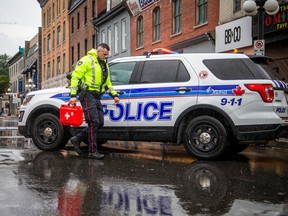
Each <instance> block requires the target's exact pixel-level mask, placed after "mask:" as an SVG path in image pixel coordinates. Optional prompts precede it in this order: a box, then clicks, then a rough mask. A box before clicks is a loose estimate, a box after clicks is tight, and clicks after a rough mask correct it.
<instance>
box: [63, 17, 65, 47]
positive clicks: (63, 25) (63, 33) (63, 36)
mask: <svg viewBox="0 0 288 216" xmlns="http://www.w3.org/2000/svg"><path fill="white" fill-rule="evenodd" d="M65 40H66V22H65V21H64V22H63V42H64V41H65Z"/></svg>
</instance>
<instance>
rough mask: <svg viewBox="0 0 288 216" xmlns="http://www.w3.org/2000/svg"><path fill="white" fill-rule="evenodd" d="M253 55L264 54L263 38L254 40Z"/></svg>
mask: <svg viewBox="0 0 288 216" xmlns="http://www.w3.org/2000/svg"><path fill="white" fill-rule="evenodd" d="M254 55H262V56H264V55H265V40H255V41H254Z"/></svg>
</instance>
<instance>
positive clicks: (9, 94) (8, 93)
mask: <svg viewBox="0 0 288 216" xmlns="http://www.w3.org/2000/svg"><path fill="white" fill-rule="evenodd" d="M6 94H7V95H8V99H9V107H8V116H11V89H10V88H8V89H7V93H6Z"/></svg>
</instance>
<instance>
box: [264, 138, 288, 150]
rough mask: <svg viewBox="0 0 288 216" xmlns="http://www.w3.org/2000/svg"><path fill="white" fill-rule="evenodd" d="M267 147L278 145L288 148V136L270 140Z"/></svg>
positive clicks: (278, 146)
mask: <svg viewBox="0 0 288 216" xmlns="http://www.w3.org/2000/svg"><path fill="white" fill-rule="evenodd" d="M267 147H277V148H285V149H286V148H287V149H288V139H287V138H280V139H277V140H274V141H270V142H269V143H268V144H267Z"/></svg>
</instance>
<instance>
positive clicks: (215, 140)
mask: <svg viewBox="0 0 288 216" xmlns="http://www.w3.org/2000/svg"><path fill="white" fill-rule="evenodd" d="M184 147H185V149H186V151H187V152H188V153H189V154H190V155H191V156H192V157H194V158H197V159H204V160H214V159H218V158H220V157H221V156H222V155H223V153H224V151H225V149H227V147H228V142H227V132H226V129H225V128H224V126H223V125H222V123H221V122H220V121H218V120H217V119H215V118H213V117H211V116H199V117H196V118H194V119H192V120H191V121H190V122H189V123H188V124H187V128H186V131H185V135H184Z"/></svg>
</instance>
